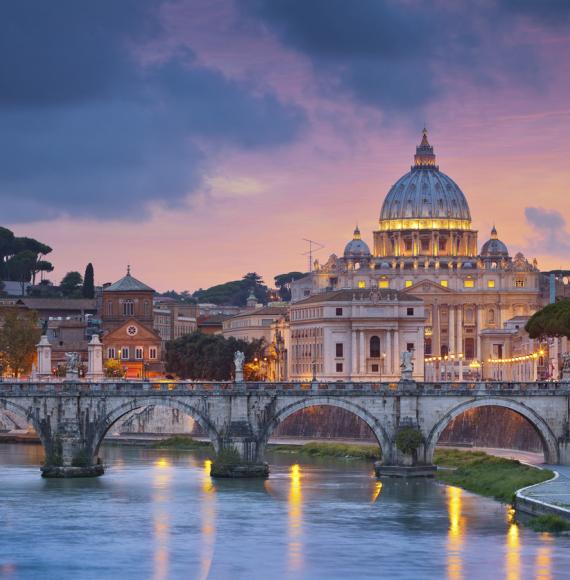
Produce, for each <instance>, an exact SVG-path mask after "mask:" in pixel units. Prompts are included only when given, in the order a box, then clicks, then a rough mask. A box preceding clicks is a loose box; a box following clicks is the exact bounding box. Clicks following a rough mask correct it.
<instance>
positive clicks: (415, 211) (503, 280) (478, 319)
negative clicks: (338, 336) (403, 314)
mask: <svg viewBox="0 0 570 580" xmlns="http://www.w3.org/2000/svg"><path fill="white" fill-rule="evenodd" d="M372 248H373V249H372V251H371V250H370V249H369V246H368V245H367V244H366V242H365V241H364V240H363V239H362V236H361V232H360V230H359V229H358V227H357V228H356V229H355V231H354V235H353V239H352V240H351V241H349V243H348V244H347V245H346V248H345V250H344V253H343V255H342V256H341V257H339V256H337V255H335V254H333V255H331V256H330V257H329V258H328V260H327V261H326V262H325V263H323V264H320V263H319V262H318V261H315V263H314V268H313V271H312V272H311V273H310V275H308V276H306V277H305V278H302V279H300V280H297V281H295V282H293V283H292V308H294V305H295V304H296V303H299V302H300V301H303V300H307V298H309V297H313V296H315V295H321V294H323V293H325V294H326V293H327V292H335V291H339V290H359V291H364V290H366V291H368V292H371V291H374V290H379V291H385V290H393V291H397V292H400V293H404V294H408V295H410V296H414V297H417V298H420V299H421V300H423V304H424V305H425V316H426V323H425V328H424V341H423V342H424V346H423V350H424V351H425V356H426V357H428V358H429V357H432V358H433V357H435V358H439V357H448V361H447V365H446V373H447V374H446V377H447V378H449V379H451V380H453V379H458V378H459V377H460V376H462V373H463V370H465V373H466V374H465V377H468V376H469V373H470V370H469V366H468V365H467V364H465V365H464V363H465V361H467V362H469V361H471V360H481V359H482V357H483V356H484V353H483V350H482V346H481V336H482V332H483V331H485V330H500V329H502V328H503V326H504V324H505V323H506V322H507V321H508V320H510V319H512V318H514V317H516V316H529V315H531V314H532V313H534V312H535V311H536V310H538V309H539V308H541V307H542V306H543V305H544V304H545V303H546V297H545V296H544V292H543V290H544V288H542V287H541V274H540V272H539V270H538V268H537V264H536V261H534V262H532V263H531V262H529V261H528V260H527V259H526V258H525V257H524V256H523V255H522V254H520V253H518V254H516V255H515V256H514V257H511V255H510V254H509V251H508V248H507V246H506V245H505V244H504V243H503V242H502V241H501V240H500V239H499V236H498V232H497V230H496V228H495V227H493V229H492V231H491V235H490V239H489V240H488V241H486V242H485V243H484V244H483V245H482V247H481V249H480V250H478V242H477V231H476V230H474V229H473V227H472V222H471V213H470V210H469V205H468V203H467V199H466V197H465V195H464V194H463V192H462V191H461V189H460V188H459V187H458V185H457V184H456V183H455V182H454V181H453V180H452V179H451V178H450V177H448V176H447V175H445V174H444V173H443V172H441V171H440V169H439V166H438V165H437V163H436V156H435V153H434V151H433V147H432V146H431V145H430V143H429V141H428V136H427V131H426V130H425V129H424V131H423V135H422V140H421V143H420V145H419V146H418V147H417V148H416V155H415V157H414V164H413V166H412V167H411V169H410V171H409V172H408V173H406V174H405V175H404V176H403V177H401V178H400V179H399V180H398V181H396V183H395V184H394V185H393V186H392V187H391V189H390V190H389V192H388V194H387V195H386V197H385V199H384V202H383V204H382V208H381V211H380V219H379V222H378V229H377V230H376V231H375V232H373V246H372ZM380 348H381V351H382V352H385V351H386V349H387V344H386V343H385V342H382V338H381V347H380ZM392 348H393V345H392ZM398 348H399V349H400V350H402V349H403V345H401V344H400V345H399V346H398ZM418 351H419V349H418ZM289 358H290V365H295V364H296V363H295V361H294V360H293V358H294V357H293V356H290V357H289ZM460 361H461V362H460ZM460 366H461V371H460V368H459V367H460ZM290 368H291V367H290ZM440 378H441V377H440Z"/></svg>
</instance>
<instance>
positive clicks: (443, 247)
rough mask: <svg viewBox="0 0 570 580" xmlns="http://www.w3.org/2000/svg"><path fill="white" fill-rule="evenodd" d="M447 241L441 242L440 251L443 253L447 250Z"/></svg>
mask: <svg viewBox="0 0 570 580" xmlns="http://www.w3.org/2000/svg"><path fill="white" fill-rule="evenodd" d="M446 243H447V241H446V240H439V250H440V251H441V252H443V251H444V250H445V245H446Z"/></svg>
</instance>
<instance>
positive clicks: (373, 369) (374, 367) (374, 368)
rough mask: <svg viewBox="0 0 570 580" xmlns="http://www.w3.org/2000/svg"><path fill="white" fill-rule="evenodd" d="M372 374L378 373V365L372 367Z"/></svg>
mask: <svg viewBox="0 0 570 580" xmlns="http://www.w3.org/2000/svg"><path fill="white" fill-rule="evenodd" d="M372 372H373V373H377V372H378V365H372Z"/></svg>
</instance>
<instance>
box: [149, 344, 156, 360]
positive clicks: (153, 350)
mask: <svg viewBox="0 0 570 580" xmlns="http://www.w3.org/2000/svg"><path fill="white" fill-rule="evenodd" d="M148 358H150V359H156V358H157V353H156V346H151V347H150V348H149V349H148Z"/></svg>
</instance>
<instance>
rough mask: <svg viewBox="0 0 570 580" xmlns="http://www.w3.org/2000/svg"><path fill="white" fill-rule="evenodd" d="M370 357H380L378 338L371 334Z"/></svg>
mask: <svg viewBox="0 0 570 580" xmlns="http://www.w3.org/2000/svg"><path fill="white" fill-rule="evenodd" d="M370 358H380V338H379V337H378V336H373V337H372V338H371V339H370Z"/></svg>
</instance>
